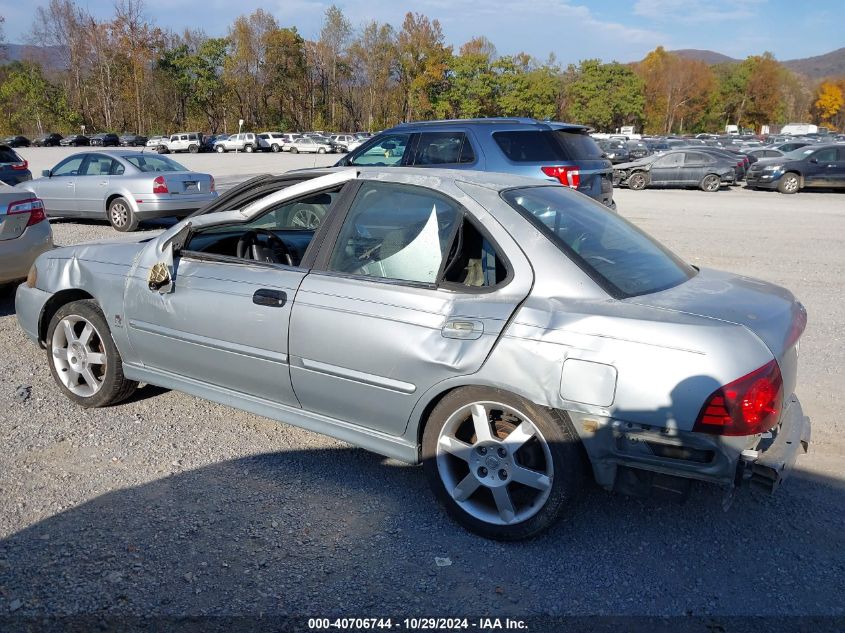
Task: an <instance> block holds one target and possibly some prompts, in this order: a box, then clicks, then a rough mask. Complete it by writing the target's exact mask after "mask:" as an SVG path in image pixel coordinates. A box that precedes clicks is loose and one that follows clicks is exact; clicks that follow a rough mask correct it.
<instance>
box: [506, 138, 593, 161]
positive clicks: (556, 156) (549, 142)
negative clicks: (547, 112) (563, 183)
mask: <svg viewBox="0 0 845 633" xmlns="http://www.w3.org/2000/svg"><path fill="white" fill-rule="evenodd" d="M493 138H494V139H495V141H496V143H497V144H498V145H499V147H500V148H501V149H502V152H504V154H505V156H506V157H507V158H508V160H512V161H514V162H515V163H542V162H554V163H559V162H563V161H573V160H585V159H600V158H601V157H602V150H601V148H600V147H599V146H598V144H597V143H596V142H595V141H594V140H593V139H592V138H591V137H590V136H589V135H588V134H587V133H586V132H584V131H582V130H573V131H566V130H526V131H518V132H494V133H493Z"/></svg>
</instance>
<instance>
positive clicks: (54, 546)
mask: <svg viewBox="0 0 845 633" xmlns="http://www.w3.org/2000/svg"><path fill="white" fill-rule="evenodd" d="M805 459H810V457H809V456H808V457H806V458H805ZM799 464H800V462H799ZM91 468H101V469H111V468H122V469H132V468H133V464H132V462H131V461H128V462H126V463H119V464H115V463H113V462H106V461H104V462H92V463H91ZM178 468H180V467H174V470H177V472H173V473H171V474H170V475H168V476H165V477H163V478H162V479H158V480H155V481H151V482H149V483H142V484H140V485H136V486H133V487H128V488H124V489H119V490H114V491H111V492H107V493H105V494H102V495H100V496H98V497H96V498H93V499H91V500H90V501H88V502H85V503H83V504H81V505H79V506H76V507H72V508H69V509H68V510H66V511H64V512H61V513H60V514H56V515H55V516H50V517H48V518H45V519H44V520H42V521H40V522H38V523H35V524H33V525H31V526H29V527H27V528H25V529H23V530H21V531H19V532H17V533H15V534H11V535H9V536H8V537H7V538H5V539H3V540H2V541H0V614H6V613H9V611H10V610H13V611H14V612H15V614H16V615H26V614H28V615H33V614H56V613H71V614H92V613H96V614H100V615H112V616H120V615H128V614H141V615H144V616H148V615H156V614H159V615H161V614H164V615H167V614H177V615H186V614H191V615H199V614H258V613H263V614H265V615H268V614H271V615H272V614H275V615H284V614H289V615H307V616H325V615H329V614H335V615H344V616H349V615H354V616H359V617H360V616H373V615H390V614H392V615H394V616H395V615H397V614H402V615H403V616H411V615H433V614H435V615H469V614H476V615H522V616H525V615H531V614H535V615H536V614H544V613H550V614H593V613H605V614H668V615H685V614H696V615H700V614H708V613H710V614H767V615H771V614H840V615H842V613H843V605H845V588H844V587H843V583H842V582H841V579H842V577H843V572H845V540H844V539H843V534H845V530H843V528H845V523H844V522H843V514H842V508H843V507H845V483H843V481H841V480H839V479H833V478H830V477H825V476H819V475H814V474H810V473H807V472H800V471H799V472H796V473H795V474H794V475H793V477H792V478H791V479H790V480H789V481H788V482H787V483H786V484H785V485H784V487H783V488H782V489H781V490H780V491H779V493H778V494H777V495H775V496H773V497H756V496H751V495H750V494H748V493H744V494H741V495H740V498H739V499H737V500H736V502H735V503H734V505H733V507H732V508H731V509H730V511H728V512H725V511H723V510H722V508H721V499H722V498H721V494H720V493H719V492H718V491H717V490H715V489H712V488H708V487H705V486H696V487H695V489H694V491H693V495H692V497H691V499H690V500H689V501H688V502H687V503H686V504H684V505H678V504H676V503H673V502H661V501H655V500H638V499H632V498H627V497H621V496H617V495H613V494H610V493H606V492H604V491H602V490H599V489H597V488H595V487H592V488H589V489H588V490H587V491H586V493H585V494H584V495H583V496H582V498H581V499H580V501H579V502H578V503H577V504H576V505H574V506H573V507H572V510H571V513H570V514H569V515H568V516H566V517H565V518H564V520H562V521H561V522H560V523H559V524H558V525H556V526H555V527H554V528H553V529H552V530H551V531H550V532H548V533H546V534H545V535H543V536H541V537H539V538H537V539H534V540H531V541H528V542H521V543H497V542H491V541H487V540H484V539H482V538H479V537H476V536H474V535H472V534H470V533H468V532H466V531H464V530H463V529H461V528H460V527H459V526H457V525H456V524H454V523H453V522H452V521H450V520H449V519H447V518H446V517H445V515H444V514H443V513H442V512H440V511H439V509H438V507H437V506H436V504H435V503H434V501H433V497H432V495H431V494H430V492H429V491H428V488H427V486H426V483H425V480H424V477H423V473H422V470H421V469H420V468H417V467H411V466H406V465H402V464H398V463H397V462H394V461H392V460H387V459H384V458H381V457H379V456H377V455H374V454H371V453H368V452H366V451H363V450H358V449H352V448H348V449H347V448H338V449H314V450H295V449H294V450H290V451H285V452H275V453H268V454H261V455H255V456H251V457H246V458H242V459H237V460H233V461H226V462H221V463H216V464H212V465H208V466H203V467H199V468H196V469H194V470H184V471H180V470H178ZM76 480H77V479H76V478H74V477H70V478H68V481H76ZM57 486H58V488H61V484H57ZM5 494H6V495H8V494H9V491H6V493H5ZM8 511H10V512H18V511H19V510H17V509H15V508H13V507H10V508H8ZM12 520H14V518H12Z"/></svg>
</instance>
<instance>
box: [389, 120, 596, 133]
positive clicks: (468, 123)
mask: <svg viewBox="0 0 845 633" xmlns="http://www.w3.org/2000/svg"><path fill="white" fill-rule="evenodd" d="M453 125H454V126H464V127H477V128H484V129H489V128H490V127H494V126H495V127H499V128H501V129H502V130H507V131H518V130H521V129H526V128H527V129H533V130H584V131H587V130H591V129H592V128H590V127H589V126H587V125H579V124H575V123H563V122H561V121H538V120H537V119H531V118H527V117H488V118H478V119H441V120H436V121H412V122H408V123H400V124H399V125H397V126H395V127H393V128H390V129H387V130H384V132H398V131H403V132H407V131H408V130H413V129H417V128H418V129H426V128H431V127H448V126H453Z"/></svg>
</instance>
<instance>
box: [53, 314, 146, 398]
mask: <svg viewBox="0 0 845 633" xmlns="http://www.w3.org/2000/svg"><path fill="white" fill-rule="evenodd" d="M67 317H71V318H75V317H81V318H82V319H84V320H85V321H88V322H89V323H90V324H91V325H92V326H93V327H94V330H95V332H94V334H93V335H92V337H91V341H92V343H91V344H92V345H94V346H96V348H97V349H99V350H100V353H101V354H103V355H104V356H105V362H104V363H103V364H102V365H101V366H100V367H101V371H100V375H99V376H98V378H100V379H101V380H102V385H101V386H100V387H99V390H98V391H96V393H94V394H92V395H90V396H82V395H78V394H76V393H74V392H73V391H71V390H70V389H69V388H68V387H67V386H65V384H64V381H63V378H62V377H60V375H59V372H60V371H61V370H60V369H59V368H57V366H56V365H57V360H56V355H55V354H54V352H53V346H52V341H53V339H54V335H55V333H56V328H57V327H59V324H60V323H62V321H63V320H64V319H66V318H67ZM62 327H63V328H64V326H62ZM77 329H80V330H81V329H83V328H79V324H77ZM77 334H79V332H77ZM47 363H48V364H49V365H50V373H51V374H52V375H53V379H54V380H55V381H56V384H57V385H58V386H59V389H61V390H62V392H63V393H64V394H65V395H66V396H67V397H68V398H70V399H71V400H73V401H74V402H76V403H77V404H79V405H81V406H83V407H85V408H92V407H107V406H109V405H113V404H117V403H118V402H121V401H123V400H126V398H128V397H129V396H131V395H132V393H133V392H134V391H135V389H136V388H137V387H138V383H137V382H136V381H134V380H127V379H126V377H125V376H124V375H123V361H122V359H121V357H120V352H119V351H118V350H117V346H116V345H115V344H114V340H113V339H112V336H111V332H110V330H109V326H108V323H107V322H106V317H105V316H104V315H103V312H102V310H100V306H99V305H97V302H96V301H94V300H92V299H86V300H83V301H74V302H72V303H68V304H66V305H63V306H62V307H61V308H59V309H58V310H57V311H56V313H55V314H54V315H53V318H52V319H51V320H50V325H49V326H48V327H47Z"/></svg>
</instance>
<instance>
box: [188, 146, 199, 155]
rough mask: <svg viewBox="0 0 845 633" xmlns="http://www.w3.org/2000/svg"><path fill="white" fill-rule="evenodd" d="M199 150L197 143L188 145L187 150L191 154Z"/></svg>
mask: <svg viewBox="0 0 845 633" xmlns="http://www.w3.org/2000/svg"><path fill="white" fill-rule="evenodd" d="M198 151H200V148H199V145H188V152H189V153H191V154H196V153H197V152H198Z"/></svg>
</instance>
